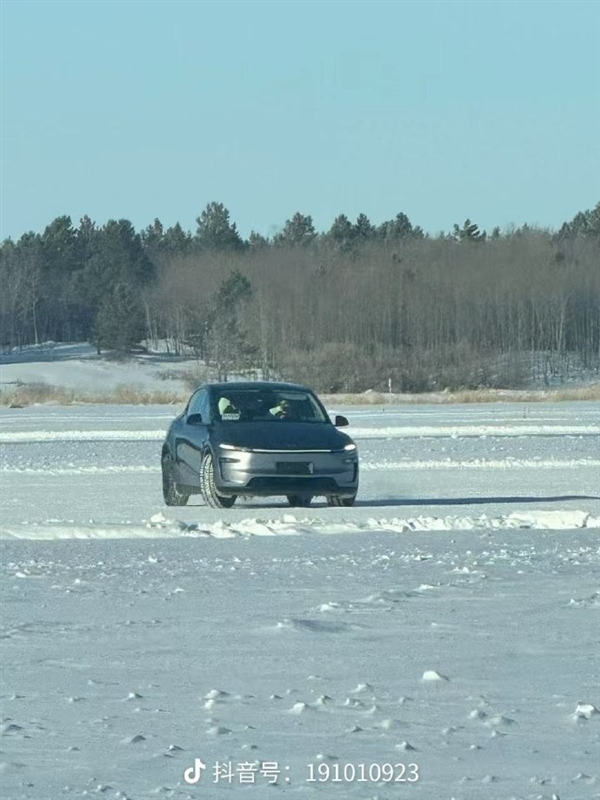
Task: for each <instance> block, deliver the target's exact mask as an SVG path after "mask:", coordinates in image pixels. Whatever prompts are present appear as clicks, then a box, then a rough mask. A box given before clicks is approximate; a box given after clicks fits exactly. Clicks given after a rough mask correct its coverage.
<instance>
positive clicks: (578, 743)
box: [0, 403, 600, 800]
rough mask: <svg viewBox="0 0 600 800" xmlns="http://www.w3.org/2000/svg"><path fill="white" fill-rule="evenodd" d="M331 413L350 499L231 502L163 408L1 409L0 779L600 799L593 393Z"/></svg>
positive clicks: (26, 788) (50, 799) (95, 785)
mask: <svg viewBox="0 0 600 800" xmlns="http://www.w3.org/2000/svg"><path fill="white" fill-rule="evenodd" d="M332 410H333V409H332ZM335 410H336V411H340V412H342V413H345V414H346V415H347V416H348V417H349V419H350V422H351V427H350V428H349V429H348V432H349V433H350V434H351V435H353V436H355V438H356V441H357V444H358V447H359V452H360V456H361V488H360V492H359V499H358V501H357V505H356V506H355V507H354V508H351V509H346V508H329V507H327V506H326V504H325V502H324V501H323V500H322V499H317V500H315V501H314V503H313V506H312V507H311V508H309V509H290V508H289V507H288V505H287V503H285V501H284V499H283V498H281V499H280V498H275V499H272V500H257V501H247V502H239V501H238V503H237V504H236V506H235V507H234V508H233V509H231V510H229V511H225V510H219V509H210V508H207V507H205V506H204V505H203V503H202V501H201V499H200V497H199V496H197V497H192V498H191V501H190V504H189V505H188V506H187V507H185V508H171V509H167V508H166V507H164V505H163V503H162V497H161V481H160V471H159V457H160V444H161V441H162V437H163V435H164V431H165V430H166V427H167V426H168V424H169V422H170V420H171V419H172V417H173V416H174V415H175V413H176V412H175V409H170V408H165V407H164V406H161V407H145V406H140V407H135V408H134V407H122V406H96V407H83V406H81V407H65V408H60V407H36V408H26V409H14V410H13V409H4V410H3V411H2V416H1V427H0V480H1V502H2V506H1V536H2V541H1V542H0V548H1V551H2V565H1V569H2V582H1V586H2V619H1V636H2V645H1V646H2V690H1V692H2V694H1V699H2V743H1V750H2V753H1V756H0V788H1V794H2V798H3V800H4V798H6V799H7V800H19V798H28V799H33V798H36V800H37V799H39V800H42V799H43V800H55V799H57V798H72V797H89V796H102V797H106V798H115V799H116V798H120V799H121V800H125V798H130V800H142V798H143V799H144V800H145V799H146V798H148V799H150V798H156V797H166V798H170V797H173V798H201V797H204V798H212V797H221V796H226V794H227V793H230V794H231V793H233V794H232V796H233V797H237V796H238V795H239V796H240V797H247V798H264V797H270V796H271V795H273V796H278V795H279V794H281V795H282V796H285V797H290V798H294V797H299V798H300V797H303V798H312V797H318V798H323V799H324V800H326V799H327V798H346V797H347V798H353V797H356V798H365V799H366V800H374V799H375V798H378V800H387V799H388V798H398V797H408V798H410V797H414V798H424V799H427V800H429V799H431V800H444V799H445V798H448V800H449V799H450V798H457V800H459V799H464V800H469V799H470V798H472V800H480V798H491V799H492V800H494V799H495V798H497V799H498V800H506V799H507V798H519V799H521V798H527V799H528V798H531V799H532V800H533V799H534V798H544V800H546V798H547V800H550V798H552V797H553V795H555V796H558V797H560V798H561V799H562V800H565V798H568V799H569V800H577V799H578V798H586V800H587V799H588V798H598V797H600V714H598V713H597V711H596V709H597V708H600V692H599V681H598V676H599V671H600V642H599V639H600V586H599V582H598V575H599V569H598V567H599V561H600V558H599V552H600V551H599V534H600V448H599V440H600V437H599V434H600V415H599V407H598V404H594V403H574V404H570V403H565V404H554V405H552V404H518V403H515V404H493V405H492V404H490V405H487V404H486V405H476V406H468V405H461V406H414V407H402V408H393V407H392V408H386V409H385V410H384V411H382V410H381V409H377V408H345V409H344V408H341V407H340V408H338V409H335ZM195 759H201V760H202V762H203V763H204V764H205V765H206V768H205V769H204V770H201V771H200V774H201V777H200V780H199V782H198V783H196V784H191V783H187V782H186V780H185V779H184V772H185V770H186V769H187V768H188V767H191V766H193V765H194V763H195ZM385 765H391V766H390V767H389V768H388V767H387V766H385ZM414 765H416V767H415V766H414ZM216 766H217V767H218V768H219V769H218V771H217V772H216V773H215V767H216ZM390 770H391V772H390ZM417 776H418V780H416V781H413V779H414V777H417ZM188 777H189V774H188ZM390 777H391V780H390V779H389V778H390ZM310 778H314V780H310ZM386 778H387V779H386ZM321 779H322V780H321ZM272 781H276V782H274V783H272Z"/></svg>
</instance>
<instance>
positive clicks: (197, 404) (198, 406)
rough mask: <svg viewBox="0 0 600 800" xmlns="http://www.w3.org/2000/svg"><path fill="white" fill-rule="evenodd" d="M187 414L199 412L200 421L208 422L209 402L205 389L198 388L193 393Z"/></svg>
mask: <svg viewBox="0 0 600 800" xmlns="http://www.w3.org/2000/svg"><path fill="white" fill-rule="evenodd" d="M189 414H201V415H202V422H205V423H208V422H210V403H209V401H208V392H207V391H206V389H200V390H199V391H197V392H196V394H195V395H193V397H192V399H191V400H190V404H189V406H188V415H189Z"/></svg>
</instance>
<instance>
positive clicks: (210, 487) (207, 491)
mask: <svg viewBox="0 0 600 800" xmlns="http://www.w3.org/2000/svg"><path fill="white" fill-rule="evenodd" d="M200 490H201V492H202V497H203V498H204V502H205V503H206V505H208V506H212V507H213V508H231V506H232V505H233V504H234V503H235V501H236V500H237V495H235V494H234V495H231V496H230V497H227V496H224V495H222V494H219V493H218V492H217V489H216V487H215V465H214V463H213V459H212V455H211V454H210V453H206V454H205V456H204V458H203V459H202V464H201V465H200Z"/></svg>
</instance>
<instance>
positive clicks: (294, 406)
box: [215, 388, 327, 423]
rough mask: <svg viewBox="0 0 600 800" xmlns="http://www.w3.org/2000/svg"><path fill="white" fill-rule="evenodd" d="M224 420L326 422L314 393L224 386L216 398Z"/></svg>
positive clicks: (217, 415) (218, 415) (219, 417)
mask: <svg viewBox="0 0 600 800" xmlns="http://www.w3.org/2000/svg"><path fill="white" fill-rule="evenodd" d="M215 402H216V409H215V413H216V417H217V419H221V420H222V421H223V422H273V423H276V422H286V421H289V422H327V417H326V415H325V413H324V412H323V410H322V409H321V407H320V405H319V403H318V402H317V400H316V398H315V397H314V395H312V394H311V393H310V392H303V391H300V390H294V389H281V390H279V389H270V388H269V389H258V388H257V389H250V388H249V389H232V390H231V391H230V390H228V389H223V390H222V391H221V392H220V393H219V394H218V395H217V396H216V398H215Z"/></svg>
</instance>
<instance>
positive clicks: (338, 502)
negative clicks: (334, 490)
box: [327, 494, 356, 508]
mask: <svg viewBox="0 0 600 800" xmlns="http://www.w3.org/2000/svg"><path fill="white" fill-rule="evenodd" d="M355 500H356V495H355V494H352V495H350V496H349V497H340V496H339V495H337V494H333V495H329V497H328V498H327V505H328V506H344V507H346V508H349V507H350V506H353V505H354V501H355Z"/></svg>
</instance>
